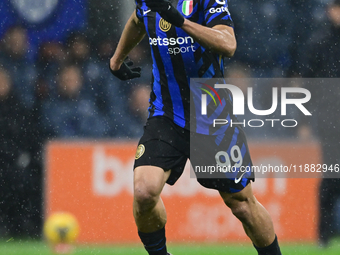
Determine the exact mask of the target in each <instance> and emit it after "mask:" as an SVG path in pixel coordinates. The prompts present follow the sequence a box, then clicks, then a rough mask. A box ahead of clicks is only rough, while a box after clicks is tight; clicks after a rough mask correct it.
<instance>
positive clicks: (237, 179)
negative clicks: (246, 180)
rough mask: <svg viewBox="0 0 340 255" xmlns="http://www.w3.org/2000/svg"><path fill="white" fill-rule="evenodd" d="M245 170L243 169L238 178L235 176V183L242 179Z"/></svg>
mask: <svg viewBox="0 0 340 255" xmlns="http://www.w3.org/2000/svg"><path fill="white" fill-rule="evenodd" d="M246 172H247V171H244V172H243V173H242V174H241V176H240V177H239V178H236V177H235V183H236V184H237V183H239V182H240V181H241V180H242V177H243V175H245V173H246Z"/></svg>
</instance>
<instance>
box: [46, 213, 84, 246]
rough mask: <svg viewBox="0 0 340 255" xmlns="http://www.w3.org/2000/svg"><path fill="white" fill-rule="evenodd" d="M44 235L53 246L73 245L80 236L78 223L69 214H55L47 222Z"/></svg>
mask: <svg viewBox="0 0 340 255" xmlns="http://www.w3.org/2000/svg"><path fill="white" fill-rule="evenodd" d="M44 235H45V238H46V239H47V240H48V241H49V242H51V243H53V244H59V243H73V242H75V241H76V239H77V237H78V235H79V224H78V221H77V219H76V218H75V217H74V216H73V215H72V214H71V213H68V212H57V213H53V214H52V215H50V216H49V217H48V218H47V220H46V221H45V224H44Z"/></svg>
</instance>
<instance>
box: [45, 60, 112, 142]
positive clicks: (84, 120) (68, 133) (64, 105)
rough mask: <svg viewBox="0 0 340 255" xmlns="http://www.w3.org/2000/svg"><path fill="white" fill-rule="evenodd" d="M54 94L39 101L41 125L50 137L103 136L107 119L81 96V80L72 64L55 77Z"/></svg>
mask: <svg viewBox="0 0 340 255" xmlns="http://www.w3.org/2000/svg"><path fill="white" fill-rule="evenodd" d="M57 87H58V96H57V98H55V99H54V100H50V101H46V102H44V103H43V108H42V111H43V125H44V128H45V130H46V132H48V133H49V134H51V136H52V137H59V138H65V137H71V138H76V137H92V138H100V137H104V136H105V135H106V132H107V122H106V120H105V118H104V116H103V115H102V114H101V113H100V112H99V109H98V108H97V106H96V105H95V103H94V102H93V101H92V100H90V99H87V98H86V97H84V96H83V94H82V92H83V89H84V81H83V78H82V74H81V70H80V68H79V67H77V66H75V65H68V66H65V67H64V68H63V69H62V70H61V71H60V72H59V74H58V77H57Z"/></svg>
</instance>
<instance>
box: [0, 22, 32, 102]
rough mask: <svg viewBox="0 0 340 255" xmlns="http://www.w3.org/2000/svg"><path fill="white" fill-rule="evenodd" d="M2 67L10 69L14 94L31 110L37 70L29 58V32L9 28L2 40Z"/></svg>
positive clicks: (18, 27)
mask: <svg viewBox="0 0 340 255" xmlns="http://www.w3.org/2000/svg"><path fill="white" fill-rule="evenodd" d="M2 48H3V51H2V54H1V56H0V66H3V67H5V68H6V69H8V71H9V73H10V76H11V77H12V79H13V92H14V93H15V94H16V96H17V97H18V98H19V99H20V100H22V103H23V105H24V106H25V107H26V108H28V109H30V108H31V107H32V106H33V104H34V80H35V78H36V75H37V73H36V69H35V66H34V65H32V64H31V63H30V62H29V61H28V58H27V53H28V52H27V51H28V38H27V31H26V30H25V29H24V28H22V27H20V26H14V27H11V28H9V29H8V30H7V31H6V33H5V35H4V37H3V39H2Z"/></svg>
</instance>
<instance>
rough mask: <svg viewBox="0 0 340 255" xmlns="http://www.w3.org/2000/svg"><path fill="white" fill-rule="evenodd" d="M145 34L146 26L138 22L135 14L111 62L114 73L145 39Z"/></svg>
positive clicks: (125, 29) (126, 27) (127, 24)
mask: <svg viewBox="0 0 340 255" xmlns="http://www.w3.org/2000/svg"><path fill="white" fill-rule="evenodd" d="M145 33H146V32H145V27H144V24H143V23H142V22H140V21H139V20H138V18H137V16H136V13H135V12H134V13H133V14H132V15H131V17H130V19H129V20H128V22H127V23H126V25H125V28H124V30H123V33H122V36H121V38H120V40H119V43H118V46H117V48H116V51H115V53H114V55H113V57H112V58H111V60H110V67H111V69H112V70H113V71H115V70H118V69H119V68H120V66H121V64H122V63H123V62H124V60H125V58H126V57H127V55H128V54H129V52H130V51H131V50H132V49H133V48H134V47H135V46H136V45H137V44H138V43H139V42H140V41H141V40H142V39H143V37H144V36H145Z"/></svg>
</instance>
